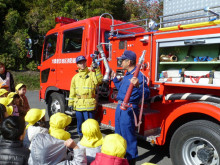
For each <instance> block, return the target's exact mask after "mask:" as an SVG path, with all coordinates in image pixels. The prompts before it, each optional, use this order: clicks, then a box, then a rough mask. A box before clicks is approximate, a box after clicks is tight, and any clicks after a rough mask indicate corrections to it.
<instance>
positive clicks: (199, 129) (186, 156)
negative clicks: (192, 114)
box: [170, 120, 220, 165]
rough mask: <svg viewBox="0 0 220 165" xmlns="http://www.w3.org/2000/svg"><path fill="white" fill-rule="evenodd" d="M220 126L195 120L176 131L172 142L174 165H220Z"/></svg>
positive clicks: (171, 154)
mask: <svg viewBox="0 0 220 165" xmlns="http://www.w3.org/2000/svg"><path fill="white" fill-rule="evenodd" d="M219 156H220V126H219V125H218V124H216V123H213V122H211V121H207V120H195V121H191V122H189V123H186V124H184V125H182V126H181V127H180V128H178V129H177V130H176V132H175V133H174V135H173V136H172V139H171V142H170V157H171V160H172V162H173V165H214V164H215V165H220V158H219Z"/></svg>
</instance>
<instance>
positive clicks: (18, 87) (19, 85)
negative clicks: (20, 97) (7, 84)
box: [15, 83, 25, 91]
mask: <svg viewBox="0 0 220 165" xmlns="http://www.w3.org/2000/svg"><path fill="white" fill-rule="evenodd" d="M22 86H25V85H24V84H23V83H20V84H18V85H16V87H15V89H16V91H18V90H19V89H20V88H21V87H22Z"/></svg>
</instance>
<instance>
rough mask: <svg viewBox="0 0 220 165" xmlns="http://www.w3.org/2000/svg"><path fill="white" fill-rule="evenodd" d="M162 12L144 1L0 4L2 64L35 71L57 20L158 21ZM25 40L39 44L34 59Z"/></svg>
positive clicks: (19, 0) (1, 0)
mask: <svg viewBox="0 0 220 165" xmlns="http://www.w3.org/2000/svg"><path fill="white" fill-rule="evenodd" d="M148 1H149V0H148ZM151 1H152V0H151ZM153 6H155V8H154V9H153ZM157 8H159V10H158V9H157ZM160 8H161V3H158V4H155V5H152V4H150V3H149V2H147V3H146V1H143V0H140V1H139V4H138V3H135V2H134V1H126V3H125V0H0V29H1V30H0V35H1V36H2V37H1V38H0V43H1V44H0V61H3V62H5V63H6V65H7V66H8V67H9V68H11V69H15V70H23V69H30V70H33V69H34V67H35V68H36V65H37V64H38V63H39V62H40V56H41V49H42V47H41V46H42V44H43V39H44V37H43V36H44V35H45V34H46V33H47V31H48V30H50V29H52V28H54V27H55V18H56V17H58V16H63V17H68V18H75V19H79V20H80V19H85V18H89V17H93V16H99V15H101V14H103V13H110V14H112V15H113V17H114V18H115V19H118V20H123V21H128V20H134V19H139V18H145V17H148V18H153V17H154V18H155V17H157V15H158V13H159V12H158V11H160ZM151 10H152V11H151ZM149 12H153V14H150V13H149ZM154 13H156V15H155V14H154ZM26 38H32V39H34V42H35V41H38V42H36V43H37V44H36V43H35V45H34V46H33V49H34V56H33V58H32V59H28V58H27V57H26V56H27V50H26V48H25V39H26Z"/></svg>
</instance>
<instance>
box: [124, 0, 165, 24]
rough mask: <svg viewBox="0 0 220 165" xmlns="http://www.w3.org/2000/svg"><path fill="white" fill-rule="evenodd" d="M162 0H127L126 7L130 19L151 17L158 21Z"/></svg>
mask: <svg viewBox="0 0 220 165" xmlns="http://www.w3.org/2000/svg"><path fill="white" fill-rule="evenodd" d="M162 8H163V1H159V0H139V2H137V1H133V0H128V1H127V3H126V9H127V11H128V13H129V15H130V20H131V21H133V20H138V19H153V20H154V21H156V22H159V16H160V15H162V11H163V9H162Z"/></svg>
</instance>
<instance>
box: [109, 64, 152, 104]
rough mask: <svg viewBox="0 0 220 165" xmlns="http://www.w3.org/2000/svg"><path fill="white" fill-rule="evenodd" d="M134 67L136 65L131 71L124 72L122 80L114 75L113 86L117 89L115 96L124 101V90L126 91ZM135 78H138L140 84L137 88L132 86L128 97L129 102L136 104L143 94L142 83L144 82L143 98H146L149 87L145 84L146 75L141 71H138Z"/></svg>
mask: <svg viewBox="0 0 220 165" xmlns="http://www.w3.org/2000/svg"><path fill="white" fill-rule="evenodd" d="M135 69H136V67H135V68H134V69H133V70H132V71H130V72H127V73H126V74H125V76H124V78H123V80H121V81H119V80H118V79H117V77H115V78H114V79H113V82H114V84H115V87H116V88H117V89H118V95H117V97H116V99H117V100H120V101H124V98H125V95H126V92H127V90H128V87H129V85H130V80H131V78H132V77H133V74H134V72H135ZM143 77H144V82H143ZM137 78H138V80H139V84H140V85H139V88H137V87H134V88H133V91H132V93H131V97H130V99H129V103H131V104H138V103H139V101H140V99H141V98H142V94H143V84H144V98H145V99H147V98H148V97H149V94H150V91H149V88H148V86H147V79H146V77H145V76H144V75H143V74H142V73H141V72H139V74H138V77H137Z"/></svg>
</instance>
